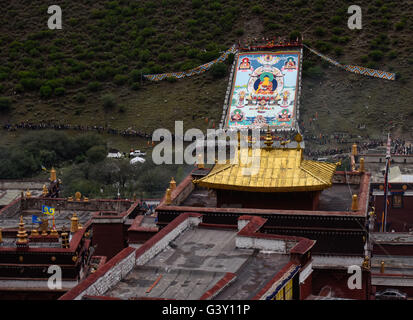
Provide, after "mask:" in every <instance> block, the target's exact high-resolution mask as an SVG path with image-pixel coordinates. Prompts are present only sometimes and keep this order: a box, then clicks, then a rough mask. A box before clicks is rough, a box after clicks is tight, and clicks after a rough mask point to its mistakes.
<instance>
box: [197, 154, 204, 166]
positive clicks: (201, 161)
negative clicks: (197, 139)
mask: <svg viewBox="0 0 413 320" xmlns="http://www.w3.org/2000/svg"><path fill="white" fill-rule="evenodd" d="M198 168H199V169H203V168H204V159H203V155H202V154H200V155H198Z"/></svg>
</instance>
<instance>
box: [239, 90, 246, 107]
mask: <svg viewBox="0 0 413 320" xmlns="http://www.w3.org/2000/svg"><path fill="white" fill-rule="evenodd" d="M244 99H245V91H240V93H239V95H238V108H243V107H244Z"/></svg>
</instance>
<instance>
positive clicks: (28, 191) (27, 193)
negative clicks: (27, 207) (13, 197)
mask: <svg viewBox="0 0 413 320" xmlns="http://www.w3.org/2000/svg"><path fill="white" fill-rule="evenodd" d="M31 196H32V193H31V192H30V190H29V189H27V191H26V198H30V197H31Z"/></svg>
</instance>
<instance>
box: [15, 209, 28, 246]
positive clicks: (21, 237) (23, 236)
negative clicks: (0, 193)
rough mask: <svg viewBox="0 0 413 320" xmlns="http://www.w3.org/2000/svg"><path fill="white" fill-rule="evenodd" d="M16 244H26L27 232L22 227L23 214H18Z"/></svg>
mask: <svg viewBox="0 0 413 320" xmlns="http://www.w3.org/2000/svg"><path fill="white" fill-rule="evenodd" d="M17 238H18V239H17V244H27V242H28V241H27V232H26V229H25V228H24V222H23V216H20V223H19V231H17Z"/></svg>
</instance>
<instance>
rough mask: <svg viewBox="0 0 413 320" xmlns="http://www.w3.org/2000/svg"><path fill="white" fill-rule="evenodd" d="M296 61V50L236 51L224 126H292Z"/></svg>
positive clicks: (296, 88) (295, 90)
mask: <svg viewBox="0 0 413 320" xmlns="http://www.w3.org/2000/svg"><path fill="white" fill-rule="evenodd" d="M299 63H300V52H299V51H280V52H249V53H241V54H239V55H238V61H237V65H236V66H237V67H236V72H235V76H234V80H233V86H232V92H231V96H230V100H229V107H228V113H227V120H226V127H227V128H230V129H237V128H238V129H242V128H267V126H270V127H271V128H274V129H277V128H278V129H281V128H286V129H288V128H292V126H293V123H294V118H295V114H296V101H297V94H298V84H299V83H298V81H299V79H298V73H299Z"/></svg>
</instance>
